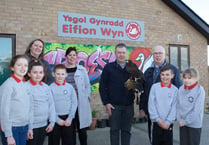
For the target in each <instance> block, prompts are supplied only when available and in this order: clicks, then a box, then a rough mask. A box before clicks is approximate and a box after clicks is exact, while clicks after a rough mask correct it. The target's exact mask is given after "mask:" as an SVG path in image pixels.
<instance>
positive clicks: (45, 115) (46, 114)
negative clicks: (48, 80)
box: [27, 80, 56, 145]
mask: <svg viewBox="0 0 209 145" xmlns="http://www.w3.org/2000/svg"><path fill="white" fill-rule="evenodd" d="M27 84H28V85H29V86H30V91H31V97H32V98H33V110H34V114H33V139H32V140H28V141H27V145H43V143H44V139H45V136H46V131H45V129H46V127H47V124H48V121H49V123H50V125H51V126H52V127H54V124H55V121H56V113H55V106H54V101H53V98H52V94H51V90H50V88H49V86H48V85H47V84H45V83H44V82H40V83H39V84H37V83H35V82H33V81H32V80H29V81H28V82H27Z"/></svg>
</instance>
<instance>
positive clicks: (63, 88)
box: [49, 64, 77, 145]
mask: <svg viewBox="0 0 209 145" xmlns="http://www.w3.org/2000/svg"><path fill="white" fill-rule="evenodd" d="M52 75H53V76H54V77H55V82H54V83H52V84H51V85H50V87H51V91H52V96H53V99H54V103H55V110H56V114H57V117H56V124H55V127H54V130H53V132H52V134H51V135H50V136H49V138H50V139H49V141H51V142H53V145H59V143H60V138H61V139H62V145H65V144H68V145H73V126H72V125H71V123H72V120H73V118H74V116H75V112H76V108H77V96H76V92H75V90H74V88H73V87H72V85H70V84H68V83H66V82H65V77H66V76H67V71H66V67H65V66H64V65H62V64H58V65H56V66H55V68H54V72H53V73H52Z"/></svg>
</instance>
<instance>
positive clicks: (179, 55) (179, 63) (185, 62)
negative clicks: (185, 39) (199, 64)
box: [169, 44, 189, 72]
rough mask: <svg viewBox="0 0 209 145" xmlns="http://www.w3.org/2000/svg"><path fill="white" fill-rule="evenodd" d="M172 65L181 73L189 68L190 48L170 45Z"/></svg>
mask: <svg viewBox="0 0 209 145" xmlns="http://www.w3.org/2000/svg"><path fill="white" fill-rule="evenodd" d="M169 58H170V63H171V64H173V65H174V66H176V67H177V68H178V69H179V71H180V72H182V71H184V70H185V69H186V68H188V67H189V46H188V45H174V44H170V45H169Z"/></svg>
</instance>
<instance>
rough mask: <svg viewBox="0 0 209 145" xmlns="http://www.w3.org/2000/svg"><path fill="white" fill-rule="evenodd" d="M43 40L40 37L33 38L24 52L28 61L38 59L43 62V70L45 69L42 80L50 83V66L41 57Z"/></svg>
mask: <svg viewBox="0 0 209 145" xmlns="http://www.w3.org/2000/svg"><path fill="white" fill-rule="evenodd" d="M44 46H45V45H44V41H43V40H41V39H35V40H32V41H31V42H30V43H29V45H28V47H27V49H26V51H25V54H26V55H27V56H28V57H29V59H30V62H31V61H34V60H40V61H41V62H42V63H43V64H44V69H45V70H44V71H45V77H44V80H43V81H44V82H45V83H47V84H51V83H52V82H53V81H54V78H53V76H52V70H51V68H50V65H49V63H48V62H47V61H46V60H44V59H43V57H44Z"/></svg>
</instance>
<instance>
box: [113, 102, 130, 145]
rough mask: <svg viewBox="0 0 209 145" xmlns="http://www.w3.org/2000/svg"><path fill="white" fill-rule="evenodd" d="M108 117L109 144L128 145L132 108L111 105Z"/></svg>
mask: <svg viewBox="0 0 209 145" xmlns="http://www.w3.org/2000/svg"><path fill="white" fill-rule="evenodd" d="M113 106H114V107H115V109H112V115H111V116H110V142H111V145H119V144H120V143H119V142H120V140H121V145H130V138H131V123H132V119H133V115H134V106H133V105H129V106H118V105H113Z"/></svg>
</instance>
